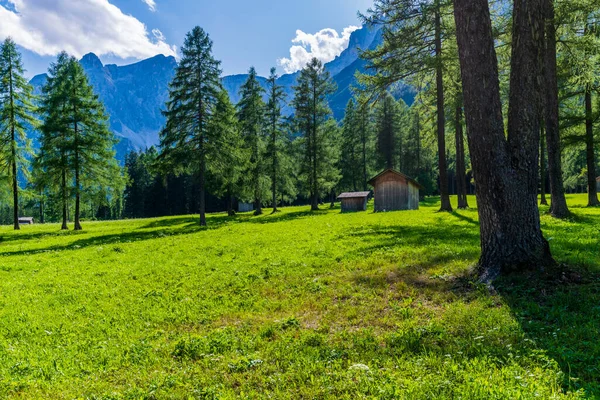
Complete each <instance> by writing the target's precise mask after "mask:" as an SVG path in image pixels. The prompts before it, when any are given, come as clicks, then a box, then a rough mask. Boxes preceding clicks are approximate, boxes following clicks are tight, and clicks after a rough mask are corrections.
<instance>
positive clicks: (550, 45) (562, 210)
mask: <svg viewBox="0 0 600 400" xmlns="http://www.w3.org/2000/svg"><path fill="white" fill-rule="evenodd" d="M544 11H545V17H546V48H545V55H544V58H545V60H544V61H545V62H544V81H545V87H546V92H545V104H544V106H545V107H544V109H545V121H546V147H547V150H548V175H549V181H550V193H551V196H550V197H551V206H550V214H551V215H552V216H553V217H555V218H566V217H568V216H569V207H568V206H567V199H566V197H565V188H564V185H563V174H562V160H561V148H560V132H559V119H558V78H557V73H556V70H557V66H556V26H555V24H554V0H544Z"/></svg>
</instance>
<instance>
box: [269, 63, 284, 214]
mask: <svg viewBox="0 0 600 400" xmlns="http://www.w3.org/2000/svg"><path fill="white" fill-rule="evenodd" d="M275 71H276V69H275V68H271V75H270V76H269V79H268V81H267V85H268V96H269V100H268V101H267V105H266V117H267V124H268V130H269V144H268V145H267V154H266V157H267V159H269V160H270V164H271V193H272V196H273V201H272V207H273V213H276V212H277V188H278V177H279V175H280V172H281V161H282V157H281V153H282V147H281V144H282V136H283V121H282V117H281V104H282V103H283V101H284V99H285V93H284V91H283V87H281V86H279V85H278V84H277V79H278V78H279V76H278V75H277V73H276V72H275Z"/></svg>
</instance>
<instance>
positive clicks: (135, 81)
mask: <svg viewBox="0 0 600 400" xmlns="http://www.w3.org/2000/svg"><path fill="white" fill-rule="evenodd" d="M381 42H382V33H381V29H380V28H369V27H366V26H364V27H363V28H361V29H358V30H356V31H354V32H353V33H352V34H351V36H350V40H349V46H348V48H347V49H346V50H344V51H343V52H342V53H341V54H340V55H339V56H337V57H336V58H335V59H334V60H332V61H330V62H328V63H326V64H325V69H326V70H327V71H329V72H330V74H331V75H332V78H333V80H334V81H335V82H336V83H337V85H338V88H337V91H336V93H335V94H334V95H333V96H332V97H331V98H330V107H331V109H332V111H333V113H334V117H335V118H336V119H338V120H340V119H341V118H343V115H344V110H345V107H346V103H347V102H348V100H349V99H350V98H351V97H352V93H351V90H350V88H351V87H352V85H354V84H355V83H356V78H355V75H356V73H357V72H365V71H366V65H367V63H366V61H364V60H362V59H360V58H359V53H360V51H361V50H366V49H372V48H375V47H377V46H378V45H379V44H380V43H381ZM80 63H81V65H82V66H83V68H84V70H85V72H86V74H87V75H88V79H89V81H90V84H91V85H92V86H93V87H94V91H95V92H96V94H97V95H98V96H99V97H100V99H101V100H102V101H103V102H104V105H105V107H106V111H107V113H108V114H109V116H110V119H109V124H110V129H111V130H112V131H113V132H114V133H115V135H116V136H117V137H118V138H119V139H120V141H119V144H118V145H117V158H118V159H119V160H121V161H122V160H123V159H124V157H125V155H126V154H127V152H129V151H131V150H134V149H135V150H142V149H145V148H148V147H150V146H156V145H158V144H159V132H160V129H161V128H162V127H163V125H164V122H165V119H164V116H163V115H162V112H161V110H162V109H163V108H164V104H165V102H166V101H167V99H168V87H169V83H170V82H171V80H172V78H173V76H174V75H175V69H176V67H177V60H176V59H175V58H174V57H172V56H169V57H167V56H164V55H157V56H154V57H151V58H148V59H145V60H141V61H138V62H136V63H133V64H129V65H124V66H117V65H115V64H107V65H104V64H103V63H102V61H101V60H100V58H99V57H98V56H97V55H95V54H94V53H88V54H86V55H84V56H83V57H82V59H81V61H80ZM298 75H299V71H296V72H294V73H291V74H285V75H282V76H280V77H279V79H278V81H277V82H278V84H280V85H281V86H283V88H284V92H285V93H286V95H287V99H286V100H287V105H286V106H285V107H284V108H283V112H284V114H286V115H291V114H292V112H293V110H292V108H291V106H290V102H291V100H292V98H293V87H294V85H295V84H296V80H297V78H298ZM247 77H248V75H247V74H236V75H228V76H224V77H223V78H222V84H223V87H224V88H225V89H226V90H227V92H228V93H229V95H230V97H231V100H232V102H233V103H234V104H235V103H237V102H238V101H239V100H240V95H239V91H240V88H241V86H242V85H243V83H244V82H245V80H246V79H247ZM46 79H47V75H46V74H40V75H36V76H34V77H33V78H32V79H31V81H30V83H31V84H32V85H33V86H34V90H35V92H36V93H40V92H41V88H42V86H43V85H44V83H45V81H46ZM258 80H259V82H260V84H261V86H263V88H266V86H267V78H265V77H262V76H259V77H258ZM265 96H266V94H265ZM402 97H404V96H402ZM408 97H410V96H408ZM406 100H409V101H412V100H410V99H405V101H406Z"/></svg>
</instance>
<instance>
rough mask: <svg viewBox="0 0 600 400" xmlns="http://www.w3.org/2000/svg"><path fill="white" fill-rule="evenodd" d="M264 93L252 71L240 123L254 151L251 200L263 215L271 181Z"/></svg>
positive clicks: (250, 167) (249, 171) (240, 105)
mask: <svg viewBox="0 0 600 400" xmlns="http://www.w3.org/2000/svg"><path fill="white" fill-rule="evenodd" d="M263 93H264V89H263V88H262V87H261V86H260V83H259V82H258V78H257V75H256V70H255V69H254V67H251V68H250V70H249V71H248V79H247V80H246V82H245V83H244V84H243V85H242V87H241V89H240V95H241V99H240V102H239V103H238V105H237V107H238V119H239V121H240V128H241V131H242V136H243V138H244V142H245V145H246V147H247V148H249V149H250V152H251V154H250V160H249V163H248V169H247V172H246V174H247V179H248V188H249V189H250V190H251V194H250V196H249V197H251V198H252V200H253V202H254V214H255V215H260V214H262V203H263V195H264V192H265V189H266V187H267V186H269V185H268V184H267V180H268V177H267V175H266V173H265V164H264V161H265V160H264V158H265V149H266V143H265V142H266V137H265V123H266V121H265V107H266V106H265V103H264V101H263V99H262V95H263Z"/></svg>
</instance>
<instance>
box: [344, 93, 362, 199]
mask: <svg viewBox="0 0 600 400" xmlns="http://www.w3.org/2000/svg"><path fill="white" fill-rule="evenodd" d="M358 135H359V131H358V127H357V116H356V104H355V102H354V99H350V100H349V101H348V104H347V105H346V113H345V114H344V120H343V121H342V143H341V152H342V153H341V164H340V167H341V170H342V185H343V188H344V189H347V188H350V189H351V190H353V191H355V192H356V191H358V186H359V182H361V178H360V174H361V172H360V166H361V164H360V162H359V159H360V154H359V151H360V139H359V136H358ZM361 186H362V185H361Z"/></svg>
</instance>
